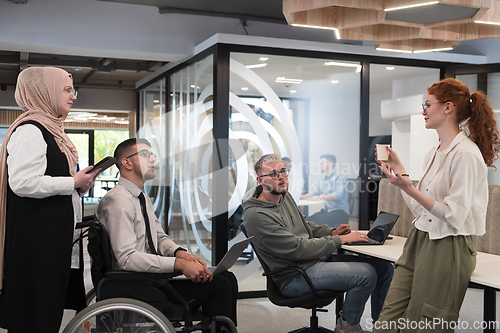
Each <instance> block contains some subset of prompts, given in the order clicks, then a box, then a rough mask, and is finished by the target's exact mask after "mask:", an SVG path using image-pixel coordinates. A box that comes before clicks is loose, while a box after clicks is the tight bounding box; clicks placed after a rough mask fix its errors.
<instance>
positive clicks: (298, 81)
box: [274, 76, 304, 84]
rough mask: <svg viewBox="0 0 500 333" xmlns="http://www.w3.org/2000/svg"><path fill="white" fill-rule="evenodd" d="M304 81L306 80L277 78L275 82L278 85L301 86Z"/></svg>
mask: <svg viewBox="0 0 500 333" xmlns="http://www.w3.org/2000/svg"><path fill="white" fill-rule="evenodd" d="M302 81H304V80H302V79H287V78H286V77H284V76H278V77H277V78H276V80H274V82H276V83H293V84H301V83H302Z"/></svg>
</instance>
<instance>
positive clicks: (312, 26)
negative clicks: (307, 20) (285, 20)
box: [291, 23, 337, 30]
mask: <svg viewBox="0 0 500 333" xmlns="http://www.w3.org/2000/svg"><path fill="white" fill-rule="evenodd" d="M291 25H292V26H294V27H303V28H314V29H326V30H337V29H336V28H332V27H322V26H319V25H308V24H296V23H294V24H291Z"/></svg>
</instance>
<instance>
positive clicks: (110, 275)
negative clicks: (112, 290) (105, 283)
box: [104, 271, 182, 280]
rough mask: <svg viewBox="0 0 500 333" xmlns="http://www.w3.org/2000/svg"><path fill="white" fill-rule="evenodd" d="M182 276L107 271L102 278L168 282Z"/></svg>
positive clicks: (173, 273)
mask: <svg viewBox="0 0 500 333" xmlns="http://www.w3.org/2000/svg"><path fill="white" fill-rule="evenodd" d="M178 275H182V273H180V272H172V273H149V272H134V271H109V272H107V273H106V274H105V275H104V276H105V277H107V278H110V279H115V280H130V279H162V280H168V279H171V278H173V277H175V276H178Z"/></svg>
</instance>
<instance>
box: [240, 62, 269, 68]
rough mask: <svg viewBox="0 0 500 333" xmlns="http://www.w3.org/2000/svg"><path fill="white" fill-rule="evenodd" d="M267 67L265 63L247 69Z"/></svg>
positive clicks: (249, 66) (248, 66)
mask: <svg viewBox="0 0 500 333" xmlns="http://www.w3.org/2000/svg"><path fill="white" fill-rule="evenodd" d="M266 66H267V62H265V63H263V64H255V65H247V66H245V67H246V68H249V69H252V68H262V67H266Z"/></svg>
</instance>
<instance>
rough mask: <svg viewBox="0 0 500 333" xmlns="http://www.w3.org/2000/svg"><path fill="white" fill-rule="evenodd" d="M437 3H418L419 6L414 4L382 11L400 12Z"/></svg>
mask: <svg viewBox="0 0 500 333" xmlns="http://www.w3.org/2000/svg"><path fill="white" fill-rule="evenodd" d="M437 3H439V1H431V2H425V3H419V4H415V5H407V6H401V7H393V8H386V9H384V11H386V12H390V11H392V10H400V9H408V8H414V7H422V6H429V5H435V4H437Z"/></svg>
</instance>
